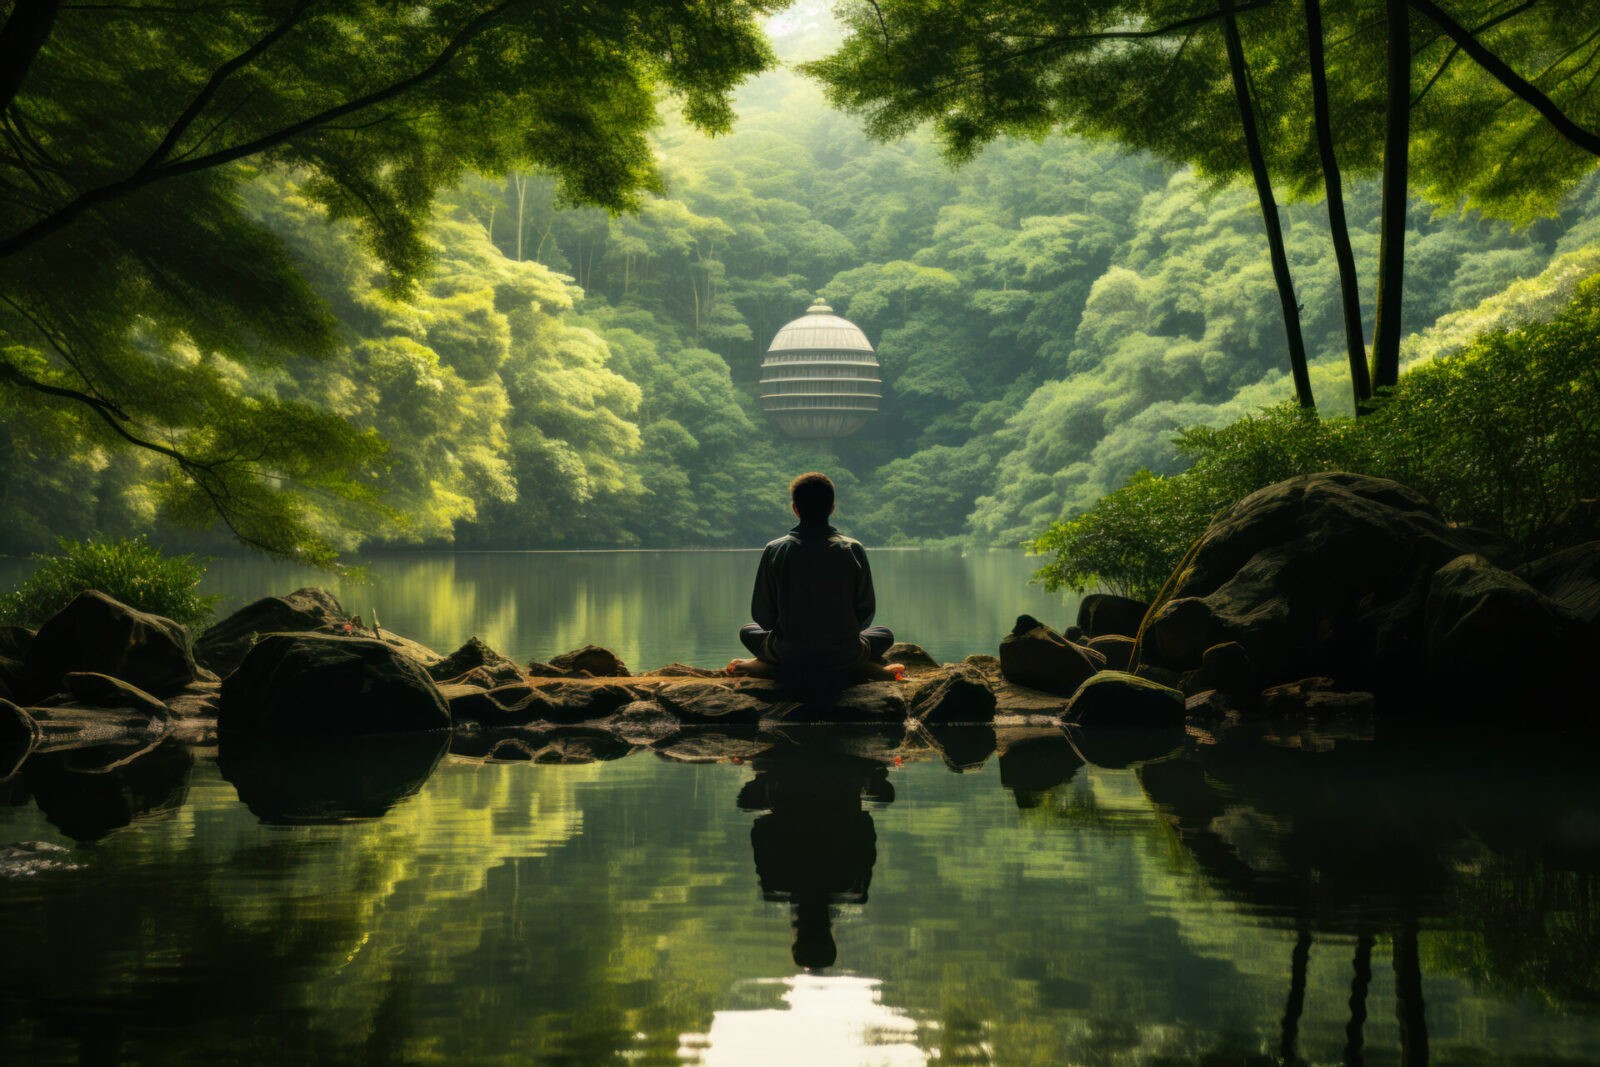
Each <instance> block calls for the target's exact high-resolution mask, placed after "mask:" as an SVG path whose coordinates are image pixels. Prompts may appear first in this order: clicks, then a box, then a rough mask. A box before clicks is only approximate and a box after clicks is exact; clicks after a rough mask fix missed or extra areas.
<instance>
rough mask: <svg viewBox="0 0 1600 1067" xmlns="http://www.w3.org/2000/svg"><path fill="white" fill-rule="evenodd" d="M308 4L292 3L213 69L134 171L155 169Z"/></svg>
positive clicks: (309, 3)
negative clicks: (257, 36) (219, 92)
mask: <svg viewBox="0 0 1600 1067" xmlns="http://www.w3.org/2000/svg"><path fill="white" fill-rule="evenodd" d="M310 6H311V2H310V0H301V2H300V3H297V4H295V6H294V8H293V9H292V10H290V12H289V15H288V17H287V18H285V19H284V20H283V21H282V22H280V23H278V24H277V25H276V26H274V27H273V28H272V29H271V31H269V32H268V33H267V34H266V35H265V36H264V37H262V38H261V40H259V41H257V42H256V43H255V44H253V45H251V46H250V47H249V48H246V49H245V50H244V51H243V52H240V53H239V54H238V55H236V56H234V57H233V58H232V59H230V60H228V61H227V62H226V63H224V64H222V66H220V67H218V68H217V69H216V70H215V71H213V72H212V74H211V77H210V78H208V79H206V83H205V85H203V86H201V87H200V91H199V92H198V93H196V94H195V96H194V99H193V100H191V101H189V106H188V107H186V108H184V109H183V113H182V114H180V115H179V116H178V118H177V120H176V121H174V122H173V124H172V125H171V126H170V127H169V128H168V129H167V135H166V136H165V137H163V138H162V139H161V143H160V144H158V145H157V146H156V148H155V151H153V152H151V153H150V158H148V159H146V160H145V161H144V163H143V165H141V166H140V167H139V170H138V171H137V173H139V174H145V173H148V172H149V171H152V170H154V169H155V168H156V167H158V166H159V165H160V164H161V163H162V162H163V161H164V160H165V159H166V158H167V157H168V156H169V155H171V154H172V150H173V149H174V148H175V147H177V144H178V141H179V139H180V138H182V137H183V135H184V133H185V132H186V131H187V130H188V129H189V127H190V126H191V125H192V124H193V123H194V120H195V119H197V118H199V117H200V113H201V112H202V111H204V110H205V109H206V105H207V104H209V103H211V98H212V97H214V96H216V95H217V90H218V89H221V88H222V83H223V82H225V81H227V80H228V79H229V78H230V77H231V76H232V75H233V73H234V72H235V71H237V70H240V69H241V68H243V67H246V66H248V65H250V63H252V62H254V61H255V58H256V57H257V56H259V55H261V53H263V52H265V51H266V50H267V49H269V48H271V47H272V46H273V45H274V44H275V43H277V41H278V40H279V39H281V38H282V37H283V35H284V34H286V33H288V32H289V31H290V30H292V29H294V27H295V25H296V23H298V22H299V21H300V19H301V17H302V16H303V15H305V13H306V8H308V7H310Z"/></svg>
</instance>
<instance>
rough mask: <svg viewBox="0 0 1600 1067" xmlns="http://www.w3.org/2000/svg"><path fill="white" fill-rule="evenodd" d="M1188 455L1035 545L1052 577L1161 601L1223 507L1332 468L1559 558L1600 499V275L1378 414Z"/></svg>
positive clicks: (1252, 434)
mask: <svg viewBox="0 0 1600 1067" xmlns="http://www.w3.org/2000/svg"><path fill="white" fill-rule="evenodd" d="M1176 448H1177V450H1178V451H1179V453H1181V454H1182V455H1184V456H1187V457H1189V458H1191V459H1192V460H1193V465H1192V466H1191V467H1189V469H1187V470H1186V471H1183V472H1182V473H1179V474H1173V475H1169V476H1166V477H1160V476H1156V475H1153V474H1151V473H1150V472H1149V471H1139V472H1137V473H1136V474H1135V475H1134V476H1133V477H1132V478H1130V479H1129V480H1128V481H1127V483H1126V484H1124V485H1123V486H1122V487H1120V488H1119V489H1117V490H1116V491H1114V492H1112V493H1110V494H1108V495H1107V496H1106V497H1105V498H1104V499H1103V500H1101V501H1100V502H1099V503H1097V504H1096V505H1095V506H1094V507H1092V508H1090V509H1089V510H1088V511H1087V512H1085V513H1084V514H1082V515H1079V516H1077V517H1075V518H1071V519H1067V520H1064V521H1061V522H1057V523H1055V524H1053V525H1052V526H1051V527H1050V528H1049V529H1048V530H1047V531H1046V532H1045V533H1044V534H1043V535H1041V536H1040V537H1039V538H1037V539H1036V540H1035V541H1034V542H1033V543H1032V548H1033V549H1034V551H1036V552H1040V553H1043V554H1046V555H1049V556H1051V557H1052V559H1051V562H1049V563H1048V564H1047V565H1046V566H1045V567H1043V568H1042V569H1041V570H1040V571H1039V578H1040V580H1042V581H1043V582H1044V583H1045V584H1046V585H1047V586H1048V587H1050V588H1052V589H1055V588H1060V587H1068V588H1072V589H1080V590H1081V589H1084V588H1087V587H1088V586H1090V585H1092V584H1095V583H1097V582H1098V583H1103V584H1106V585H1108V586H1110V587H1112V588H1115V589H1117V590H1119V591H1123V592H1127V593H1130V594H1132V595H1136V596H1146V597H1148V596H1151V595H1153V594H1154V593H1155V592H1156V591H1157V590H1158V589H1159V587H1160V586H1161V584H1162V583H1163V582H1164V581H1165V580H1166V578H1167V575H1169V574H1171V573H1172V570H1173V568H1174V567H1175V566H1176V565H1177V563H1178V561H1179V560H1180V559H1181V558H1182V556H1183V554H1184V553H1185V552H1186V551H1187V550H1188V548H1189V546H1190V545H1191V544H1192V543H1193V542H1194V540H1195V538H1197V537H1199V536H1200V534H1201V533H1202V532H1203V531H1204V529H1205V527H1206V524H1207V523H1208V522H1209V521H1210V519H1211V517H1212V515H1213V514H1215V513H1216V511H1217V510H1218V509H1220V508H1223V507H1226V506H1227V505H1229V504H1231V503H1233V502H1234V501H1236V500H1239V499H1240V498H1242V497H1244V496H1246V495H1248V494H1249V493H1251V492H1254V491H1255V490H1257V489H1260V488H1262V487H1263V486H1266V485H1270V484H1272V483H1273V482H1276V481H1279V480H1281V479H1283V478H1287V477H1290V476H1292V475H1295V474H1307V473H1311V472H1314V471H1322V470H1349V471H1357V472H1361V473H1367V474H1376V475H1381V476H1383V477H1387V478H1393V479H1395V480H1396V481H1399V482H1402V483H1404V484H1406V485H1409V486H1411V487H1413V488H1415V489H1417V490H1419V491H1421V492H1422V493H1423V494H1425V495H1426V496H1428V497H1430V498H1431V499H1432V500H1434V501H1435V502H1436V503H1437V504H1438V506H1439V508H1440V510H1441V511H1442V512H1444V514H1445V516H1446V517H1447V518H1449V519H1451V520H1453V521H1456V522H1460V523H1465V524H1468V525H1473V526H1478V527H1482V528H1486V529H1489V530H1491V531H1494V532H1496V533H1499V534H1502V535H1504V536H1506V537H1508V538H1511V539H1512V540H1514V541H1517V542H1519V543H1521V544H1522V545H1524V546H1526V547H1528V548H1530V549H1532V550H1538V549H1540V548H1544V547H1550V546H1551V544H1552V540H1553V539H1556V538H1558V537H1561V536H1566V537H1570V536H1574V535H1577V534H1579V533H1580V531H1573V530H1567V529H1564V528H1563V527H1564V524H1563V520H1564V518H1565V517H1566V515H1567V514H1568V513H1569V511H1570V509H1571V508H1572V506H1573V504H1574V503H1575V502H1577V501H1580V500H1592V499H1595V498H1597V497H1600V277H1591V278H1589V279H1588V280H1587V281H1585V282H1583V283H1582V284H1581V285H1579V286H1578V287H1577V290H1576V294H1575V298H1574V299H1573V300H1572V302H1571V303H1570V304H1569V305H1568V306H1567V307H1566V308H1565V309H1564V310H1562V311H1561V312H1560V313H1559V314H1558V315H1556V316H1555V317H1554V318H1553V319H1551V320H1550V321H1548V322H1534V323H1529V324H1527V325H1523V326H1520V327H1516V328H1513V329H1502V330H1496V331H1493V332H1490V333H1487V334H1484V335H1482V336H1480V337H1479V338H1478V339H1477V340H1475V341H1474V342H1472V343H1471V344H1469V345H1467V346H1466V347H1464V348H1462V349H1460V350H1458V351H1455V352H1453V353H1451V354H1448V355H1443V356H1440V357H1438V358H1434V359H1430V360H1427V361H1424V362H1422V363H1420V364H1418V365H1417V366H1415V367H1413V368H1412V369H1411V370H1410V371H1409V372H1407V373H1406V374H1404V375H1402V376H1401V378H1400V382H1399V385H1398V387H1397V388H1396V389H1395V390H1394V392H1393V393H1392V394H1391V395H1390V396H1388V397H1387V398H1386V399H1385V400H1384V402H1383V403H1382V405H1381V406H1380V407H1379V408H1378V410H1377V411H1376V412H1375V413H1374V414H1372V415H1370V416H1368V417H1366V418H1362V419H1354V418H1351V417H1347V416H1346V417H1337V418H1327V419H1319V418H1317V417H1316V416H1315V415H1312V414H1308V413H1306V412H1303V411H1301V410H1299V409H1297V408H1294V407H1292V406H1289V405H1286V404H1285V405H1278V406H1276V407H1270V408H1266V409H1263V410H1262V411H1260V412H1257V413H1254V414H1251V415H1247V416H1245V417H1244V418H1242V419H1240V420H1238V421H1237V422H1234V423H1232V424H1230V425H1228V426H1225V427H1221V428H1217V429H1213V428H1208V427H1192V428H1189V429H1186V430H1184V431H1183V432H1182V433H1180V434H1179V435H1178V438H1177V441H1176ZM1589 532H1590V533H1593V532H1594V531H1589Z"/></svg>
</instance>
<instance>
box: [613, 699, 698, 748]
mask: <svg viewBox="0 0 1600 1067" xmlns="http://www.w3.org/2000/svg"><path fill="white" fill-rule="evenodd" d="M594 725H596V726H599V727H604V728H605V729H606V730H609V731H610V732H611V733H614V734H616V735H617V736H618V737H620V738H622V739H623V740H624V741H627V742H628V743H629V744H631V745H655V744H659V743H661V742H662V741H665V740H666V739H667V738H669V737H672V736H673V735H674V734H676V733H677V732H678V725H679V724H678V717H677V716H676V715H674V714H672V713H671V712H670V711H668V710H667V709H666V708H664V707H662V706H661V705H660V704H659V703H658V702H656V701H654V700H635V701H633V702H631V703H628V704H624V705H623V706H622V707H620V708H618V709H617V710H616V711H614V712H612V713H611V715H610V717H609V718H606V719H602V720H600V721H599V722H596V723H595V724H594Z"/></svg>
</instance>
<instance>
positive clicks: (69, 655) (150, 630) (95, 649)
mask: <svg viewBox="0 0 1600 1067" xmlns="http://www.w3.org/2000/svg"><path fill="white" fill-rule="evenodd" d="M74 671H93V672H95V673H97V674H109V675H111V676H112V677H113V678H120V679H122V680H123V681H125V682H128V683H130V684H132V685H135V686H138V687H139V688H140V689H143V690H144V691H145V692H147V693H153V694H155V695H156V696H164V695H166V694H167V693H172V692H176V691H177V690H179V689H182V688H183V687H184V686H186V685H188V684H189V683H190V682H192V681H194V680H195V679H196V677H197V668H196V665H195V661H194V656H192V655H191V654H190V652H189V632H188V631H187V630H185V629H184V628H183V627H182V626H180V625H178V624H177V623H175V622H173V621H172V620H171V619H165V618H162V617H161V616H160V615H150V614H148V613H146V612H143V611H135V610H134V609H133V608H130V607H128V606H127V605H126V604H122V603H119V602H117V601H115V600H113V599H111V598H110V597H108V596H106V595H105V594H104V593H100V592H96V591H95V590H92V589H91V590H88V591H86V592H82V593H79V594H78V595H77V596H76V597H74V598H73V599H72V602H71V603H70V604H68V605H67V606H66V607H64V608H62V609H61V610H60V611H59V612H57V613H56V614H55V615H54V616H52V617H51V618H50V620H49V621H48V622H46V623H45V624H44V625H43V626H41V627H39V632H38V633H37V634H35V635H34V638H33V640H32V641H29V642H28V646H27V651H26V653H25V654H24V657H23V661H22V676H21V678H20V679H19V682H20V689H19V694H20V695H21V696H23V697H25V698H27V699H30V700H31V699H35V698H37V697H42V696H45V695H47V694H50V693H54V692H57V691H58V690H59V689H60V688H61V679H62V676H64V675H66V674H70V673H72V672H74Z"/></svg>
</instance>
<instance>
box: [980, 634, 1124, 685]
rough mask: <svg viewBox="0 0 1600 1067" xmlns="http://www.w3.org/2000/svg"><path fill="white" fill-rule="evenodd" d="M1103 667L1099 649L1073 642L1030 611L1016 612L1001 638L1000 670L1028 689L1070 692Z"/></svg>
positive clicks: (1011, 679) (1009, 678)
mask: <svg viewBox="0 0 1600 1067" xmlns="http://www.w3.org/2000/svg"><path fill="white" fill-rule="evenodd" d="M1104 667H1105V657H1104V656H1102V655H1100V653H1098V652H1094V651H1091V650H1090V649H1087V648H1084V647H1083V646H1082V645H1075V644H1073V643H1072V642H1071V641H1068V640H1067V639H1066V638H1065V637H1063V636H1062V635H1061V634H1059V633H1057V632H1056V631H1054V630H1052V629H1051V628H1050V627H1048V626H1046V625H1045V624H1044V623H1042V622H1040V621H1039V620H1038V619H1036V618H1034V617H1033V616H1032V615H1019V616H1018V617H1017V624H1016V626H1015V627H1013V628H1012V630H1011V632H1010V633H1009V634H1007V635H1006V636H1005V637H1003V638H1001V639H1000V671H1001V673H1002V674H1004V675H1005V677H1006V679H1007V680H1008V681H1012V682H1015V683H1017V684H1018V685H1025V686H1028V687H1029V688H1031V689H1042V690H1044V691H1045V692H1047V693H1059V694H1061V695H1062V696H1070V695H1071V694H1073V693H1074V692H1076V691H1077V689H1078V686H1080V685H1082V684H1083V683H1084V680H1085V679H1087V678H1088V677H1089V676H1091V675H1092V674H1094V673H1095V672H1096V671H1098V670H1101V669H1102V668H1104Z"/></svg>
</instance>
